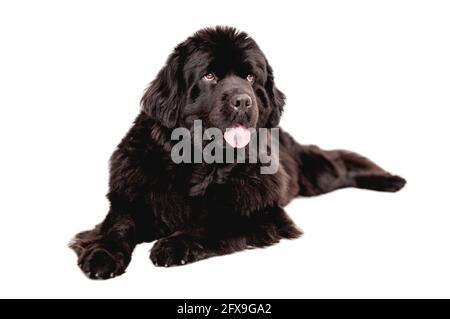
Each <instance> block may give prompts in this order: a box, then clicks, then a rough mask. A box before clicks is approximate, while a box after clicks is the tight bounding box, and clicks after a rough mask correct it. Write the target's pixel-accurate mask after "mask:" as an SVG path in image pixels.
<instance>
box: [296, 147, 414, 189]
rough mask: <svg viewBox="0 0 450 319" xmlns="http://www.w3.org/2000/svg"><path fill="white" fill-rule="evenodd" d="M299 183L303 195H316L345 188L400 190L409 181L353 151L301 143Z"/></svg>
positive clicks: (298, 155) (298, 156)
mask: <svg viewBox="0 0 450 319" xmlns="http://www.w3.org/2000/svg"><path fill="white" fill-rule="evenodd" d="M297 150H298V154H297V158H298V159H299V166H300V167H299V169H300V172H299V182H300V195H301V196H314V195H320V194H324V193H328V192H331V191H333V190H336V189H340V188H344V187H357V188H364V189H371V190H376V191H383V192H396V191H398V190H400V189H401V188H402V187H403V186H404V185H405V183H406V180H405V179H403V178H402V177H400V176H397V175H392V174H390V173H388V172H387V171H385V170H384V169H382V168H381V167H380V166H378V165H377V164H375V163H373V162H372V161H370V160H369V159H367V158H365V157H363V156H361V155H359V154H357V153H353V152H350V151H345V150H331V151H325V150H322V149H320V148H319V147H317V146H314V145H300V147H299V148H297Z"/></svg>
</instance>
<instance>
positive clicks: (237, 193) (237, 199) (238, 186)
mask: <svg viewBox="0 0 450 319" xmlns="http://www.w3.org/2000/svg"><path fill="white" fill-rule="evenodd" d="M224 175H226V176H222V178H223V179H222V180H213V181H212V182H211V183H210V184H209V185H208V187H207V188H206V189H205V192H204V195H203V200H204V203H205V204H206V205H207V206H209V207H214V208H215V209H216V210H218V211H222V210H224V211H225V213H226V211H227V210H231V211H233V212H236V213H239V214H243V215H249V214H251V213H253V212H257V211H259V210H261V209H264V208H265V207H271V206H279V205H284V201H285V200H284V196H283V194H285V193H286V187H287V176H286V173H285V171H284V169H283V168H282V166H280V169H279V170H278V172H276V173H275V174H267V175H265V174H261V173H260V170H259V167H258V166H257V165H254V166H248V164H247V165H246V166H245V167H244V166H242V167H236V168H234V169H233V170H232V171H230V172H225V173H224Z"/></svg>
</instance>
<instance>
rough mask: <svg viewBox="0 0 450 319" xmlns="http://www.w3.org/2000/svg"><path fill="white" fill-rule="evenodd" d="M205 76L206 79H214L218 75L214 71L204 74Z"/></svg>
mask: <svg viewBox="0 0 450 319" xmlns="http://www.w3.org/2000/svg"><path fill="white" fill-rule="evenodd" d="M203 78H204V79H205V80H206V81H213V80H216V76H215V75H214V74H213V73H206V74H205V75H204V76H203Z"/></svg>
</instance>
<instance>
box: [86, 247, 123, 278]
mask: <svg viewBox="0 0 450 319" xmlns="http://www.w3.org/2000/svg"><path fill="white" fill-rule="evenodd" d="M78 266H80V268H81V270H82V271H83V272H84V273H85V274H86V276H88V277H89V278H91V279H110V278H113V277H116V276H118V275H121V274H123V273H124V272H125V268H126V263H125V258H124V256H123V254H122V253H111V252H109V251H108V250H106V249H104V248H102V247H92V248H90V249H87V250H86V251H85V252H84V254H83V255H82V256H81V257H80V258H79V261H78Z"/></svg>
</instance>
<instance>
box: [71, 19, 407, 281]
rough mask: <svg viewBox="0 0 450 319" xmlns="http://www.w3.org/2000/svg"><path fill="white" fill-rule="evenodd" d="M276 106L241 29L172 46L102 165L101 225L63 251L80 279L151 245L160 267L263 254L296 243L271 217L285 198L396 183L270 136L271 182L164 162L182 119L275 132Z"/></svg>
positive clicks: (104, 273) (265, 67)
mask: <svg viewBox="0 0 450 319" xmlns="http://www.w3.org/2000/svg"><path fill="white" fill-rule="evenodd" d="M284 100H285V96H284V95H283V93H282V92H281V91H280V90H278V88H277V87H276V85H275V82H274V76H273V73H272V68H271V67H270V65H269V63H268V62H267V59H266V57H265V56H264V54H263V53H262V52H261V50H260V49H259V47H258V45H257V44H256V43H255V41H254V40H253V39H251V38H250V37H249V36H248V35H247V34H245V33H244V32H239V31H237V30H235V29H233V28H228V27H216V28H208V29H204V30H200V31H198V32H197V33H195V34H194V35H193V36H191V37H190V38H188V39H187V40H186V41H184V42H183V43H181V44H179V45H178V46H177V47H176V48H175V50H174V52H173V53H172V54H171V55H170V56H169V58H168V60H167V63H166V65H165V66H164V67H163V68H162V70H161V71H160V72H159V73H158V75H157V76H156V79H155V80H154V81H153V82H152V83H151V84H150V86H149V88H148V89H147V91H146V92H145V94H144V96H143V98H142V111H141V113H140V114H139V115H138V117H137V118H136V120H135V122H134V124H133V126H132V127H131V129H130V131H129V132H128V134H127V135H126V136H125V137H124V139H123V140H122V141H121V143H120V144H119V146H118V147H117V149H116V151H115V152H114V153H113V155H112V157H111V162H110V180H109V192H108V195H107V197H108V199H109V201H110V209H109V212H108V214H107V216H106V218H105V220H104V221H103V222H102V223H101V224H99V225H97V226H96V227H95V228H94V229H93V230H89V231H85V232H82V233H79V234H78V235H76V236H75V238H74V239H73V240H72V242H71V243H70V246H71V248H73V249H74V250H75V252H76V253H77V255H78V265H79V266H80V268H81V269H82V271H83V272H84V273H85V274H87V275H88V276H89V277H90V278H92V279H107V278H112V277H114V276H118V275H120V274H122V273H124V272H125V269H126V267H127V265H128V264H129V262H130V260H131V255H132V252H133V249H134V248H135V246H136V245H137V244H139V243H142V242H151V241H154V240H157V241H156V243H155V244H154V246H153V248H152V250H151V253H150V259H151V261H152V262H153V263H154V264H155V265H156V266H163V267H170V266H175V265H184V264H187V263H192V262H195V261H198V260H201V259H205V258H208V257H212V256H220V255H225V254H230V253H233V252H235V251H240V250H243V249H247V248H254V247H266V246H269V245H273V244H275V243H277V242H279V241H280V239H283V238H288V239H290V238H297V237H299V236H300V235H301V234H302V233H301V231H300V230H299V229H298V228H297V227H296V226H295V225H294V223H293V222H292V220H291V219H290V218H289V217H288V215H287V214H286V212H285V211H284V209H283V207H284V206H286V205H287V204H288V203H289V202H290V201H291V200H292V199H294V198H295V197H297V196H314V195H319V194H324V193H327V192H331V191H333V190H335V189H339V188H343V187H358V188H365V189H372V190H377V191H386V192H395V191H398V190H399V189H401V188H402V187H403V186H404V184H405V180H404V179H403V178H401V177H399V176H396V175H391V174H389V173H388V172H386V171H385V170H384V169H382V168H381V167H379V166H377V165H376V164H374V163H373V162H371V161H370V160H368V159H367V158H365V157H363V156H361V155H358V154H356V153H353V152H349V151H344V150H333V151H325V150H322V149H320V148H318V147H316V146H311V145H300V144H298V143H297V142H296V141H295V140H294V139H293V138H292V137H291V136H290V135H288V134H287V133H286V132H283V131H282V130H281V129H280V131H279V157H278V159H279V167H278V170H277V171H276V172H275V173H274V174H261V172H260V168H261V165H262V163H261V162H259V161H257V162H256V163H249V162H240V163H209V164H208V163H206V162H205V161H203V162H200V163H198V162H197V163H178V164H177V163H175V162H174V161H173V160H172V157H171V150H172V147H173V145H174V144H175V143H176V142H175V141H173V140H172V138H171V133H172V131H173V130H174V129H175V128H179V127H182V128H187V129H189V130H190V131H191V130H192V127H193V123H194V120H202V121H203V122H202V123H203V125H204V127H205V128H207V127H216V128H219V129H220V130H222V132H223V133H224V134H225V132H226V130H227V128H228V129H230V128H231V130H232V132H233V130H234V133H236V134H237V132H238V131H239V130H241V131H245V130H247V129H249V128H269V129H270V128H276V127H277V125H278V123H279V121H280V116H281V114H282V112H283V107H284ZM226 140H227V139H226ZM232 140H233V138H232ZM227 141H228V140H227ZM236 141H237V140H236ZM231 144H233V143H231ZM244 144H245V143H244ZM234 146H236V145H234Z"/></svg>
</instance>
